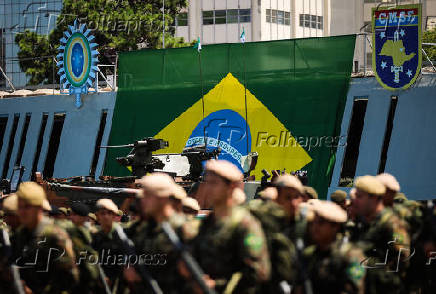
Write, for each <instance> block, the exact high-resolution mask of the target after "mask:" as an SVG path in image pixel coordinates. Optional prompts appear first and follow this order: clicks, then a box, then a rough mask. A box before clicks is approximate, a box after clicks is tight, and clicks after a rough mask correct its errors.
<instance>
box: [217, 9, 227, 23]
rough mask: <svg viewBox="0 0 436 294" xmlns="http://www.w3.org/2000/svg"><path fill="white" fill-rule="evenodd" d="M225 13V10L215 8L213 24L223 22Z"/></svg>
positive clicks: (224, 21)
mask: <svg viewBox="0 0 436 294" xmlns="http://www.w3.org/2000/svg"><path fill="white" fill-rule="evenodd" d="M226 15H227V14H226V11H225V10H215V24H225V23H226Z"/></svg>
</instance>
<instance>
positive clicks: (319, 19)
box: [316, 16, 324, 30]
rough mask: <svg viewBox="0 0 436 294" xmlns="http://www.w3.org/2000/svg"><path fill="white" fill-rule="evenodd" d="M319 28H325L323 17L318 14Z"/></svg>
mask: <svg viewBox="0 0 436 294" xmlns="http://www.w3.org/2000/svg"><path fill="white" fill-rule="evenodd" d="M316 23H317V28H318V30H322V29H323V27H324V26H323V17H322V16H317V21H316Z"/></svg>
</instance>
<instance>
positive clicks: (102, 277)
mask: <svg viewBox="0 0 436 294" xmlns="http://www.w3.org/2000/svg"><path fill="white" fill-rule="evenodd" d="M97 268H98V272H99V274H100V275H99V276H100V280H101V282H102V284H103V287H104V291H105V292H106V294H111V293H112V292H111V290H110V288H109V285H108V284H107V282H106V274H105V273H104V271H103V269H102V268H101V265H100V264H97Z"/></svg>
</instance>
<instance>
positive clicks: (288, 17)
mask: <svg viewBox="0 0 436 294" xmlns="http://www.w3.org/2000/svg"><path fill="white" fill-rule="evenodd" d="M285 25H287V26H289V25H291V13H290V12H285Z"/></svg>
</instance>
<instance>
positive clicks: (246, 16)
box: [186, 9, 251, 25]
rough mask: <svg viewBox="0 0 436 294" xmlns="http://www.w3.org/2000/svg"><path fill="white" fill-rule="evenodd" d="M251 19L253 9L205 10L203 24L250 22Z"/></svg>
mask: <svg viewBox="0 0 436 294" xmlns="http://www.w3.org/2000/svg"><path fill="white" fill-rule="evenodd" d="M250 21H251V9H228V10H215V11H213V10H209V11H203V25H211V24H226V23H238V22H250ZM186 23H187V20H186Z"/></svg>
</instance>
